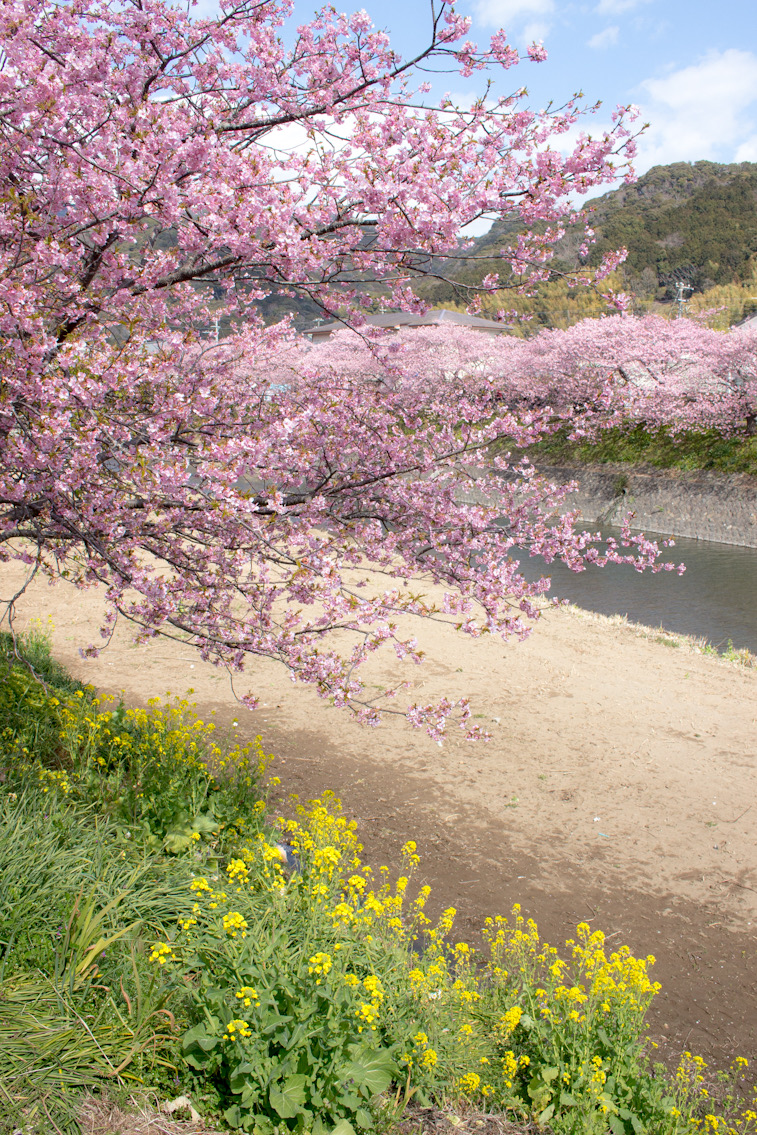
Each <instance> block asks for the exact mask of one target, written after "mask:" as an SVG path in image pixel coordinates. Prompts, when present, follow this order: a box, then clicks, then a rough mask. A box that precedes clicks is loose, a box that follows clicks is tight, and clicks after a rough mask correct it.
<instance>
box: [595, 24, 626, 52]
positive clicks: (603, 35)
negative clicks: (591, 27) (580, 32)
mask: <svg viewBox="0 0 757 1135" xmlns="http://www.w3.org/2000/svg"><path fill="white" fill-rule="evenodd" d="M619 32H620V28H619V27H617V26H614V27H611V28H605V29H604V30H603V31H601V32H597V34H596V35H593V36H592V37H591V39H590V40H589V42H588V46H589V47H595V48H597V50H599V51H601V50H602V49H603V48H605V47H612V45H613V44H614V43H617V42H618V33H619Z"/></svg>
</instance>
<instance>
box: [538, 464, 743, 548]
mask: <svg viewBox="0 0 757 1135" xmlns="http://www.w3.org/2000/svg"><path fill="white" fill-rule="evenodd" d="M539 472H540V473H542V474H543V475H544V476H546V477H548V478H549V479H550V480H551V481H555V482H556V483H558V484H565V483H566V482H567V481H578V483H579V486H580V487H579V489H578V491H577V492H576V493H572V494H571V496H570V497H569V498H568V502H567V504H566V510H567V509H579V510H580V513H581V517H582V518H583V520H585V521H586V522H588V523H591V524H595V523H603V524H613V523H617V522H618V521H619V520H620V518H621V517H622V516H623V515H624V514H625V513H627V512H633V513H634V514H635V516H634V520H633V527H634V528H641V529H643V530H644V531H645V532H653V533H659V534H661V535H665V536H688V537H690V538H692V539H695V540H717V541H720V542H721V543H724V544H739V545H741V546H742V547H749V548H757V478H755V477H749V476H747V475H745V474H734V475H732V476H726V475H724V474H722V473H709V472H698V473H682V472H680V471H678V470H668V469H666V470H645V471H637V470H629V469H628V466H621V465H614V466H606V465H605V466H601V467H596V466H594V467H590V468H578V469H577V468H569V467H564V466H544V465H542V466H540V467H539Z"/></svg>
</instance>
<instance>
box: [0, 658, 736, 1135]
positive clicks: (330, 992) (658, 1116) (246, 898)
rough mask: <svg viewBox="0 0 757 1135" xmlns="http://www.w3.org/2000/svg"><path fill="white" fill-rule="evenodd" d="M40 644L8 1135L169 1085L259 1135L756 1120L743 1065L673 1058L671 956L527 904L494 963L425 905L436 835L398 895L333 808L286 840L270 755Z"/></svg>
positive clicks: (11, 897) (162, 1095) (508, 926)
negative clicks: (564, 931)
mask: <svg viewBox="0 0 757 1135" xmlns="http://www.w3.org/2000/svg"><path fill="white" fill-rule="evenodd" d="M22 645H23V650H22V653H23V654H24V655H25V658H26V663H24V662H22V661H20V660H18V659H17V658H15V656H14V655H13V650H12V645H11V643H10V640H9V639H8V638H7V637H5V638H3V639H2V640H0V646H1V647H2V650H0V670H1V671H2V672H1V673H0V1132H2V1133H5V1132H7V1133H8V1135H10V1132H13V1131H17V1130H22V1131H24V1132H25V1133H29V1135H31V1133H32V1132H37V1131H42V1130H43V1129H44V1130H45V1131H49V1130H50V1129H51V1128H52V1129H53V1130H55V1131H58V1132H67V1131H71V1130H74V1129H75V1128H76V1125H77V1116H78V1115H79V1114H80V1108H81V1101H82V1098H83V1097H84V1095H85V1094H86V1093H92V1092H94V1093H98V1092H100V1093H109V1094H110V1095H111V1096H112V1097H117V1098H119V1097H120V1098H122V1099H123V1098H127V1097H128V1096H129V1094H130V1093H133V1092H135V1091H136V1092H140V1091H142V1092H143V1091H145V1090H148V1089H149V1090H152V1091H153V1092H154V1093H155V1094H156V1095H157V1097H158V1098H159V1099H163V1100H168V1099H172V1098H174V1097H178V1096H180V1095H182V1094H185V1095H186V1096H188V1097H189V1098H190V1099H191V1101H192V1103H193V1104H194V1106H195V1107H196V1108H197V1109H198V1111H200V1112H201V1113H202V1114H203V1115H204V1116H205V1117H206V1121H207V1122H208V1123H211V1124H218V1125H221V1126H231V1127H232V1128H241V1129H243V1130H245V1131H249V1132H254V1133H256V1135H273V1133H274V1132H276V1133H278V1135H284V1133H288V1132H303V1133H304V1132H309V1133H310V1132H312V1133H313V1135H326V1133H327V1132H336V1133H337V1135H351V1133H352V1132H353V1131H371V1130H375V1129H377V1128H378V1129H379V1130H380V1131H383V1132H390V1131H391V1128H392V1126H393V1124H394V1123H395V1122H397V1121H398V1120H399V1119H400V1117H401V1116H402V1115H403V1113H405V1112H406V1110H407V1109H408V1108H410V1109H412V1108H413V1107H415V1106H416V1105H417V1104H419V1103H420V1104H421V1105H425V1104H430V1103H435V1104H437V1105H440V1106H442V1107H444V1108H445V1109H446V1110H447V1112H448V1113H452V1114H458V1113H461V1112H462V1113H464V1114H465V1113H468V1114H470V1112H471V1111H478V1112H487V1113H490V1114H497V1115H502V1116H507V1117H509V1119H510V1120H512V1121H514V1122H515V1123H516V1124H519V1125H521V1126H519V1127H518V1130H520V1129H521V1128H522V1129H523V1130H524V1131H525V1129H526V1126H527V1125H528V1124H530V1123H531V1122H532V1121H533V1120H534V1119H536V1120H538V1123H539V1124H540V1125H541V1127H542V1128H543V1129H544V1130H545V1131H553V1132H556V1133H564V1135H569V1133H572V1135H578V1133H580V1135H592V1133H594V1135H607V1133H608V1132H611V1133H612V1135H641V1133H643V1132H649V1133H654V1135H684V1133H694V1132H720V1133H722V1135H726V1133H728V1135H734V1133H738V1135H745V1133H746V1132H754V1131H755V1125H756V1124H757V1115H756V1114H755V1111H754V1110H750V1108H749V1106H748V1105H747V1106H746V1110H745V1109H744V1104H743V1092H744V1091H745V1090H746V1089H745V1087H744V1085H745V1081H744V1076H745V1064H746V1062H745V1061H744V1062H739V1061H737V1062H736V1065H735V1066H734V1068H732V1069H730V1070H728V1071H726V1072H722V1073H720V1074H717V1073H711V1072H709V1071H708V1070H706V1069H705V1067H704V1065H703V1062H702V1061H701V1060H699V1059H698V1058H697V1057H695V1056H692V1055H691V1054H688V1053H687V1054H683V1055H682V1057H681V1062H680V1065H679V1067H678V1068H677V1070H675V1069H674V1070H672V1071H670V1070H668V1071H666V1070H665V1069H664V1068H662V1066H660V1065H656V1064H655V1063H654V1045H653V1044H652V1042H651V1041H650V1039H649V1038H648V1036H647V1033H646V1027H645V1014H646V1010H647V1008H648V1006H649V1003H650V1001H651V1000H652V998H653V997H654V996H655V993H656V991H657V988H658V987H657V986H656V985H655V984H654V983H653V981H652V979H651V977H650V973H649V970H650V966H651V965H652V959H651V958H647V959H642V958H634V957H632V956H631V955H630V954H629V952H628V950H627V949H625V948H620V949H617V950H616V951H614V952H612V953H610V952H609V951H607V950H606V949H605V945H604V940H603V936H602V934H601V933H600V932H598V931H594V932H592V931H591V930H590V928H589V927H588V926H587V925H581V926H579V927H578V928H577V932H576V939H575V941H570V942H568V943H567V944H566V947H565V948H564V949H563V950H562V951H557V950H554V949H553V948H551V947H550V946H548V945H547V944H546V943H544V942H542V941H541V940H540V938H539V935H538V932H537V928H536V926H535V925H534V924H533V923H532V922H530V921H528V922H526V921H524V920H523V918H522V917H521V916H520V914H519V912H518V910H517V908H516V909H515V910H514V911H513V913H512V914H511V915H510V916H509V918H508V919H504V918H495V919H494V920H491V921H489V922H488V923H487V926H486V928H485V935H484V936H485V940H486V942H487V948H486V951H485V952H484V953H483V954H482V955H481V956H479V955H474V953H473V951H472V950H471V949H469V948H468V947H467V946H466V944H465V943H457V944H453V939H452V938H451V933H452V926H453V918H454V912H453V911H447V912H445V914H444V915H443V916H442V918H441V920H440V922H439V923H438V924H437V925H431V924H430V923H429V921H428V920H427V918H426V916H425V915H424V904H425V901H426V899H427V892H426V890H425V889H422V890H421V891H420V892H419V894H418V895H417V896H416V897H415V898H414V899H413V900H412V901H410V900H409V899H407V898H406V890H408V889H409V887H408V877H409V876H410V875H411V873H412V869H413V867H414V865H415V864H416V863H417V856H416V850H415V847H414V845H412V844H410V845H407V847H406V848H405V849H404V854H405V859H406V863H407V869H408V870H407V876H403V877H401V878H399V879H397V880H394V881H392V880H390V879H389V878H388V872H387V870H386V869H385V868H381V869H380V870H379V871H378V873H377V874H376V875H374V874H373V873H372V872H371V870H370V869H369V868H368V867H367V866H365V865H364V864H363V863H362V862H361V859H360V847H359V844H358V843H357V840H356V837H355V832H354V830H353V827H354V825H351V824H348V823H347V822H346V821H345V819H344V818H343V817H342V815H341V813H340V809H339V805H338V802H337V801H336V800H335V799H333V798H325V799H323V800H320V801H311V802H309V803H308V804H307V805H297V806H296V807H295V808H294V814H295V816H296V818H295V819H293V820H291V821H286V822H285V821H279V823H278V826H277V825H275V824H274V821H273V818H272V817H271V816H270V815H269V814H268V812H267V810H266V804H265V799H264V789H263V776H264V772H265V767H266V764H267V758H266V757H265V756H264V755H263V753H262V751H261V749H260V742H259V740H257V741H256V742H254V743H253V744H252V745H250V746H247V747H240V746H239V745H236V744H234V743H233V742H229V743H226V742H225V741H223V740H222V739H220V738H219V737H218V736H217V735H216V733H215V731H214V729H213V725H212V723H205V722H202V721H198V720H196V719H195V717H194V715H193V713H192V711H191V707H189V706H188V705H186V704H185V703H181V702H178V701H173V702H168V703H164V704H161V703H159V702H156V703H155V704H153V705H152V706H151V707H150V708H149V709H148V710H141V709H136V710H131V709H127V708H125V707H124V706H123V705H120V704H118V703H116V702H114V701H112V700H108V699H105V698H100V697H97V696H96V695H95V693H94V692H93V691H92V690H91V689H86V688H83V687H81V686H80V685H79V684H78V683H76V682H74V681H72V680H71V679H70V678H69V677H68V676H67V675H66V674H65V673H64V672H63V671H62V670H61V669H60V668H59V667H57V666H56V665H55V664H54V663H53V662H52V661H51V659H50V656H49V652H48V649H47V644H46V642H45V640H44V639H43V638H41V637H39V636H36V637H35V636H32V637H31V638H27V639H26V640H25V642H24V643H23V644H22ZM29 664H30V665H31V666H32V667H33V669H34V674H33V673H32V672H31V671H30V669H29ZM35 674H36V675H37V676H38V677H35V676H34V675H35ZM283 836H286V838H287V839H288V840H289V841H290V842H291V848H292V850H291V852H290V853H289V854H290V855H296V856H297V863H296V865H295V869H294V870H287V869H286V868H285V866H284V863H283V862H282V859H281V855H280V853H279V851H277V849H276V843H277V841H279V840H280V839H281V838H282V837H283ZM421 943H422V948H421ZM739 1088H740V1089H741V1092H742V1102H741V1103H739V1102H738V1101H737V1097H738V1096H739V1091H738V1090H737V1089H739ZM705 1089H706V1090H705ZM418 1114H420V1113H418ZM419 1123H420V1120H419ZM529 1129H532V1128H529Z"/></svg>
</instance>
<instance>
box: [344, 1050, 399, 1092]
mask: <svg viewBox="0 0 757 1135" xmlns="http://www.w3.org/2000/svg"><path fill="white" fill-rule="evenodd" d="M396 1071H397V1065H396V1063H395V1062H394V1060H393V1059H392V1057H391V1056H390V1054H389V1053H388V1052H387V1051H386V1049H377V1050H374V1051H369V1052H367V1053H366V1054H365V1055H364V1056H362V1057H360V1059H359V1060H351V1061H350V1062H349V1064H347V1065H345V1066H344V1068H343V1069H342V1071H341V1079H342V1080H344V1081H349V1080H352V1081H353V1083H354V1084H355V1086H356V1087H358V1088H363V1089H364V1090H365V1091H366V1092H367V1093H368V1095H371V1096H377V1095H378V1094H379V1093H380V1092H384V1091H386V1089H387V1088H388V1087H389V1085H390V1084H391V1082H392V1076H393V1075H394V1073H395V1072H396Z"/></svg>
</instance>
